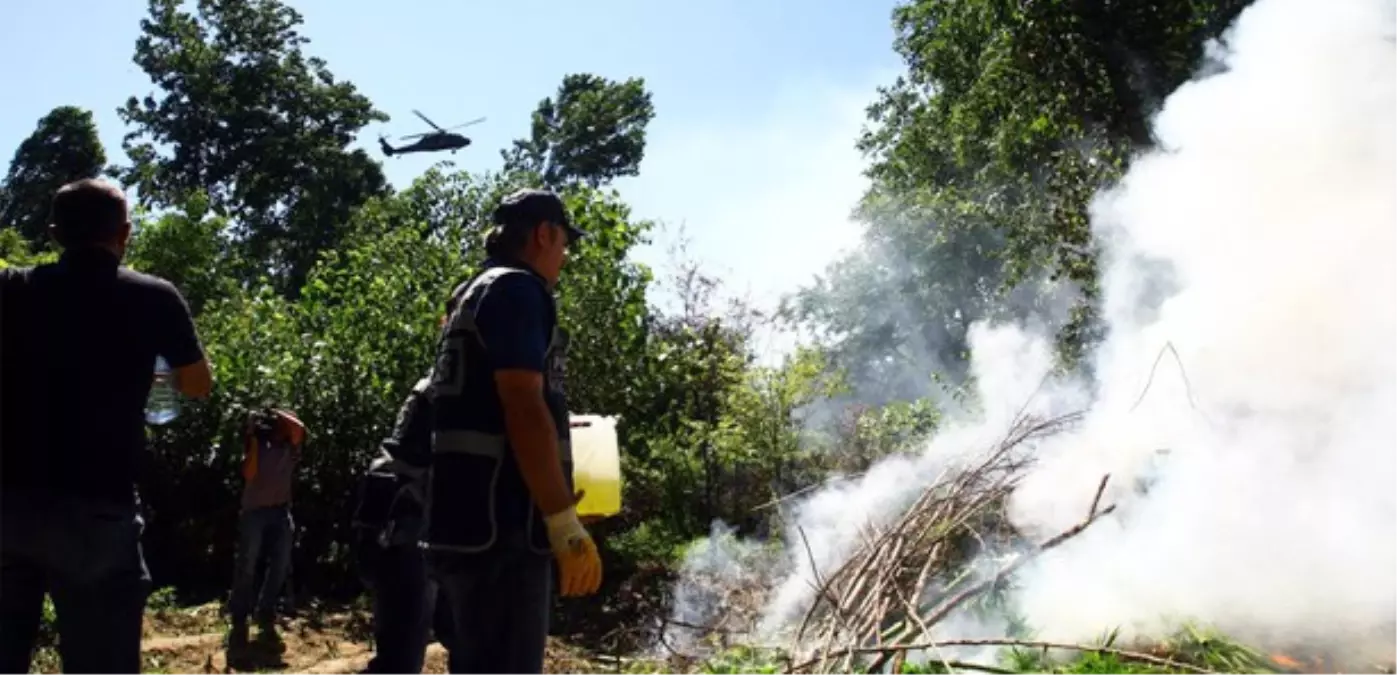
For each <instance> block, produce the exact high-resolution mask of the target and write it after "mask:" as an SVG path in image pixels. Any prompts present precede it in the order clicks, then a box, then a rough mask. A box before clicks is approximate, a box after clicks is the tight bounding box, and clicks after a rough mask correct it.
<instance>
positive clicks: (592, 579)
mask: <svg viewBox="0 0 1397 675" xmlns="http://www.w3.org/2000/svg"><path fill="white" fill-rule="evenodd" d="M543 521H544V523H546V524H547V525H548V544H549V546H550V547H552V549H553V558H554V559H555V560H557V561H558V581H559V592H560V594H561V595H562V596H563V597H576V596H581V595H591V594H593V593H596V592H597V588H598V587H599V586H601V555H599V554H598V553H597V544H596V542H594V541H592V535H590V534H587V529H586V528H584V527H582V522H581V521H579V520H578V519H577V509H576V507H572V506H569V507H568V508H566V509H564V510H562V511H559V512H558V513H555V514H553V515H551V516H547V517H545V518H544V519H543Z"/></svg>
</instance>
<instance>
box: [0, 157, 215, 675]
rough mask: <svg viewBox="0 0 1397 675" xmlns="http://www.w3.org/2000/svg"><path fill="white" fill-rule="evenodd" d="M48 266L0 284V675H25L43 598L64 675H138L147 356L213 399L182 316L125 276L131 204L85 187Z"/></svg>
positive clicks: (58, 222)
mask: <svg viewBox="0 0 1397 675" xmlns="http://www.w3.org/2000/svg"><path fill="white" fill-rule="evenodd" d="M52 217H53V222H52V224H51V225H50V230H51V233H52V235H53V237H54V239H55V240H56V241H57V242H58V244H59V245H60V246H61V247H62V248H63V254H62V256H61V258H60V259H59V260H58V262H56V263H52V264H45V265H39V266H37V267H34V268H11V269H5V270H0V288H3V303H0V339H2V340H3V341H0V349H3V370H0V411H2V412H0V415H2V416H3V425H0V483H3V488H2V489H0V519H3V523H0V670H3V671H4V672H19V673H22V672H26V671H27V670H28V669H29V661H30V658H31V655H32V652H33V649H34V643H35V640H36V637H37V634H38V628H39V620H40V613H41V610H42V607H43V597H44V593H46V592H47V593H48V594H49V595H50V596H51V597H52V598H53V603H54V609H55V610H56V612H57V619H58V632H59V651H60V655H61V656H62V659H63V670H64V672H109V673H111V672H116V673H121V672H126V673H135V672H139V671H140V667H141V653H140V650H141V621H142V615H143V613H144V611H145V600H146V596H147V593H148V591H149V582H150V577H149V574H148V572H147V571H146V567H145V562H144V560H143V558H142V554H141V548H140V536H141V530H142V528H143V523H142V521H141V519H140V516H139V515H138V501H137V497H136V492H135V481H136V471H137V465H138V462H139V461H140V455H141V453H143V452H144V450H145V440H146V439H145V426H144V425H145V420H144V409H145V404H146V399H147V397H148V396H149V393H150V389H151V384H152V376H153V371H154V366H155V359H156V357H157V356H162V357H164V358H165V360H166V361H167V362H168V363H169V365H170V366H171V368H172V370H173V380H174V384H175V387H176V389H178V390H179V391H180V392H181V393H183V394H185V395H187V396H193V397H199V398H202V397H204V396H207V395H208V393H209V390H210V389H211V387H212V375H211V374H210V372H209V365H208V362H207V360H206V359H205V357H204V351H203V347H202V346H201V345H200V343H199V339H198V336H197V334H196V332H195V329H194V321H193V318H192V317H191V316H190V312H189V308H188V305H187V304H186V303H185V301H184V298H183V297H182V296H181V295H180V293H179V291H177V290H176V289H175V287H174V286H172V285H171V284H170V283H169V282H167V281H165V280H163V279H159V278H156V277H152V276H149V275H145V274H140V273H138V272H134V271H131V270H129V269H126V268H124V267H121V258H122V256H123V255H124V254H125V251H126V243H127V240H128V238H129V237H130V234H131V223H130V220H129V219H128V215H127V209H126V199H125V197H124V196H123V195H122V193H121V192H120V191H119V190H117V189H116V188H115V187H113V186H111V185H110V184H107V183H104V182H102V181H98V180H81V181H77V182H75V183H70V184H68V185H65V186H64V187H63V188H62V189H60V190H59V191H58V193H57V194H56V195H55V196H54V200H53V216H52Z"/></svg>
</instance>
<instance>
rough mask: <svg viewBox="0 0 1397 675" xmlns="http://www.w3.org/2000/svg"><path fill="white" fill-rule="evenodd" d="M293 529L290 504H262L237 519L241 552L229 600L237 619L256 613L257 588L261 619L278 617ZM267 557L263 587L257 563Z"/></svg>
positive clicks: (239, 549)
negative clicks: (258, 579)
mask: <svg viewBox="0 0 1397 675" xmlns="http://www.w3.org/2000/svg"><path fill="white" fill-rule="evenodd" d="M293 532H294V529H293V523H292V521H291V508H290V507H289V506H263V507H258V508H252V509H247V510H245V511H243V512H242V515H241V517H240V519H239V522H238V554H237V562H236V563H235V567H234V571H233V593H232V597H230V598H229V599H228V613H229V614H231V615H232V618H233V621H234V622H243V621H247V617H248V616H249V615H250V614H252V612H253V594H254V591H256V602H257V605H256V611H257V619H258V620H259V621H268V622H269V621H272V620H273V619H274V618H276V605H277V599H278V598H279V597H280V596H281V587H282V585H283V584H285V583H286V574H287V572H289V571H290V570H291V542H292V533H293ZM263 558H266V560H267V572H266V574H265V575H264V577H263V579H262V587H261V589H260V590H258V589H256V588H255V585H256V582H257V563H258V562H260V561H261V560H262V559H263Z"/></svg>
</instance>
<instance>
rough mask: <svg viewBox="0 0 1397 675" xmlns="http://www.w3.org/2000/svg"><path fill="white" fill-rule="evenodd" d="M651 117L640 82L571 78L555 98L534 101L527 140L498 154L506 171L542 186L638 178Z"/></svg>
mask: <svg viewBox="0 0 1397 675" xmlns="http://www.w3.org/2000/svg"><path fill="white" fill-rule="evenodd" d="M654 117H655V107H654V105H653V104H652V103H651V102H650V92H648V91H646V90H645V80H643V79H641V78H631V79H628V80H626V81H624V82H614V81H611V80H608V79H606V78H604V77H600V76H597V75H592V74H588V73H578V74H572V75H568V76H566V77H564V78H563V82H562V84H560V85H559V86H558V93H557V94H556V96H555V98H545V99H543V100H542V101H540V102H539V104H538V108H536V109H535V110H534V115H533V125H532V127H531V130H530V135H529V138H528V139H527V140H518V141H515V142H514V147H513V148H511V149H510V150H508V151H502V152H501V153H500V154H501V156H502V157H503V158H504V160H505V167H506V168H507V169H508V170H512V171H525V172H530V173H532V174H534V175H536V176H539V177H540V178H541V179H542V181H543V184H544V185H549V186H554V187H561V186H564V185H570V184H582V185H588V186H591V187H597V186H599V185H602V184H605V183H609V182H611V181H612V180H614V179H616V178H619V177H621V176H634V175H636V174H637V173H639V171H640V161H641V160H642V159H643V158H644V157H645V127H646V125H648V124H649V123H650V120H652V119H654Z"/></svg>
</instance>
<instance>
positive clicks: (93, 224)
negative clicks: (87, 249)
mask: <svg viewBox="0 0 1397 675" xmlns="http://www.w3.org/2000/svg"><path fill="white" fill-rule="evenodd" d="M49 220H50V222H52V223H53V230H54V236H55V238H56V239H58V243H59V245H61V246H63V247H64V248H69V247H72V246H87V245H92V244H104V243H107V242H110V241H112V240H113V239H115V238H116V237H117V235H119V234H120V233H121V230H122V228H123V227H125V225H126V220H127V212H126V195H123V194H122V193H121V191H120V190H118V189H116V187H114V186H112V185H110V184H108V183H106V182H104V181H100V180H97V179H94V178H84V179H82V180H78V181H73V182H71V183H68V184H67V185H64V186H63V187H61V188H59V189H58V192H57V193H55V194H54V195H53V210H52V212H51V213H50V218H49Z"/></svg>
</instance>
